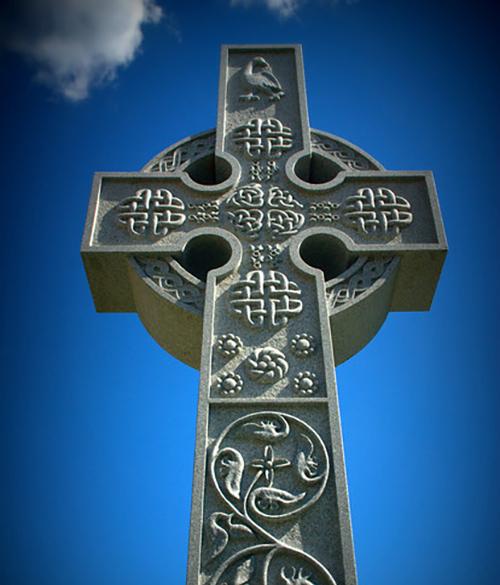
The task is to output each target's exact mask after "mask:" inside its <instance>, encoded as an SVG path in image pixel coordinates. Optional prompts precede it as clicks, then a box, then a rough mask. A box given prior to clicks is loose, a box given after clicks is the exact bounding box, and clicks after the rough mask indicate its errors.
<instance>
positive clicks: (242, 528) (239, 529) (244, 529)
mask: <svg viewBox="0 0 500 585" xmlns="http://www.w3.org/2000/svg"><path fill="white" fill-rule="evenodd" d="M233 516H234V514H229V520H228V525H229V528H230V530H231V532H236V534H238V533H240V534H241V533H243V534H253V530H252V529H251V528H249V527H248V526H246V525H245V524H238V523H237V522H233Z"/></svg>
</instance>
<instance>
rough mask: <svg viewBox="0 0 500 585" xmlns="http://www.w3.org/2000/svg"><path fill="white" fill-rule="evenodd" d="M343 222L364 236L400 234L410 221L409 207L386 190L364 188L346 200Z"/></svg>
mask: <svg viewBox="0 0 500 585" xmlns="http://www.w3.org/2000/svg"><path fill="white" fill-rule="evenodd" d="M342 221H343V222H344V224H345V225H347V226H349V227H351V228H353V229H355V230H356V231H358V232H361V233H363V234H371V235H388V234H399V232H400V230H401V229H402V228H405V227H407V226H409V225H410V224H411V222H412V221H413V214H412V213H411V205H410V203H409V201H407V200H406V199H405V198H404V197H400V196H398V195H396V194H395V193H394V191H391V189H388V188H387V187H378V188H377V189H372V188H371V187H363V188H362V189H358V190H357V192H356V195H351V196H349V197H347V198H346V200H345V201H344V206H343V214H342Z"/></svg>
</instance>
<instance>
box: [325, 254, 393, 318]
mask: <svg viewBox="0 0 500 585" xmlns="http://www.w3.org/2000/svg"><path fill="white" fill-rule="evenodd" d="M393 261H394V258H393V257H380V258H371V259H368V260H367V261H366V262H365V263H364V264H363V266H361V268H360V269H359V270H357V271H356V272H355V273H354V274H353V275H352V276H351V277H349V278H348V279H347V280H344V281H342V282H339V283H338V284H336V285H335V286H333V287H331V288H330V287H328V288H327V289H326V299H327V305H328V309H329V310H330V312H332V311H334V310H336V309H338V308H339V307H341V306H342V305H345V304H346V303H348V302H350V301H353V300H354V299H356V298H357V297H358V296H359V295H361V294H362V293H364V292H366V291H367V290H368V289H369V288H370V287H371V286H372V285H373V284H374V283H375V282H376V281H377V280H378V279H379V278H382V277H383V276H384V274H385V272H386V270H387V269H388V268H389V266H390V265H391V263H392V262H393Z"/></svg>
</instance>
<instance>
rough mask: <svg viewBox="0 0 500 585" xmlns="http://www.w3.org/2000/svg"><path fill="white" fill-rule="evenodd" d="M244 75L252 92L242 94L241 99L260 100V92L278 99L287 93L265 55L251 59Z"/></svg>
mask: <svg viewBox="0 0 500 585" xmlns="http://www.w3.org/2000/svg"><path fill="white" fill-rule="evenodd" d="M243 77H244V78H245V82H246V84H247V86H248V87H249V89H250V92H249V93H246V94H243V95H240V100H241V101H244V102H251V101H257V100H260V97H261V96H260V95H259V94H264V95H266V96H267V97H268V98H269V100H271V101H278V100H280V99H281V98H282V97H283V96H284V95H285V92H284V91H283V88H282V87H281V84H280V82H279V81H278V79H277V77H276V76H275V75H274V73H273V70H272V69H271V66H270V65H269V63H268V62H267V61H266V60H265V59H264V58H263V57H255V58H254V59H252V60H251V61H249V62H248V63H247V65H246V67H245V70H244V72H243Z"/></svg>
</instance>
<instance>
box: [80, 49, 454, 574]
mask: <svg viewBox="0 0 500 585" xmlns="http://www.w3.org/2000/svg"><path fill="white" fill-rule="evenodd" d="M445 254H446V239H445V235H444V230H443V225H442V222H441V216H440V212H439V206H438V201H437V197H436V192H435V187H434V182H433V178H432V173H431V172H422V171H404V172H394V171H385V170H384V169H383V167H382V166H381V165H380V163H378V162H377V161H375V160H374V159H373V158H372V157H370V156H369V155H367V154H366V153H365V152H363V151H362V150H360V149H359V148H358V147H356V146H354V145H352V144H350V143H348V142H346V141H345V140H343V139H341V138H338V137H336V136H333V135H331V134H328V133H326V132H320V131H317V130H312V129H310V128H309V122H308V116H307V104H306V95H305V86H304V79H303V66H302V56H301V49H300V47H298V46H227V47H223V49H222V60H221V75H220V86H219V107H218V120H217V129H216V131H209V132H205V133H202V134H198V135H196V136H193V137H189V138H186V139H185V140H182V141H180V142H179V143H177V144H174V145H173V146H171V147H168V148H167V149H166V150H164V151H163V152H161V153H160V154H159V155H158V156H157V157H155V158H154V159H153V160H151V161H150V162H149V163H147V164H146V165H145V167H144V168H143V169H142V171H141V172H139V173H97V174H96V175H95V180H94V186H93V189H92V196H91V201H90V206H89V212H88V219H87V223H86V227H85V234H84V238H83V244H82V256H83V261H84V264H85V268H86V270H87V274H88V280H89V283H90V287H91V290H92V294H93V297H94V301H95V305H96V308H97V310H98V311H136V312H137V313H138V314H139V316H140V318H141V320H142V321H143V323H144V325H145V327H146V328H147V329H148V331H149V332H150V333H151V335H152V336H153V337H154V338H155V339H156V340H157V341H158V343H160V344H161V345H162V346H163V347H164V348H165V349H166V350H167V351H169V352H170V353H172V354H173V355H175V356H176V357H178V358H179V359H180V360H182V361H184V362H185V363H187V364H189V365H191V366H194V367H197V368H198V367H200V370H201V375H200V391H199V411H198V422H197V425H198V430H197V447H196V456H195V470H194V486H193V499H192V514H191V537H190V548H189V565H188V578H187V582H188V585H204V584H207V583H210V584H211V585H223V584H224V583H226V584H227V585H245V584H246V583H263V584H264V585H271V584H275V583H276V584H282V585H333V584H337V585H354V584H355V583H356V582H357V579H356V569H355V562H354V552H353V543H352V535H351V523H350V513H349V502H348V495H347V484H346V475H345V467H344V456H343V447H342V436H341V428H340V417H339V409H338V399H337V387H336V381H335V368H334V365H335V363H337V364H338V363H340V362H342V361H344V360H346V359H348V358H349V357H350V356H352V355H353V354H354V353H356V352H357V351H359V350H360V349H361V348H362V347H363V346H364V345H365V344H366V343H367V342H368V341H369V340H370V339H371V338H372V337H373V335H375V333H376V332H377V330H378V329H379V327H380V326H381V324H382V323H383V321H384V319H385V317H386V315H387V313H388V311H391V310H392V311H420V310H427V309H429V307H430V304H431V301H432V297H433V295H434V290H435V288H436V285H437V281H438V279H439V274H440V271H441V266H442V264H443V261H444V258H445ZM334 355H335V360H334Z"/></svg>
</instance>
